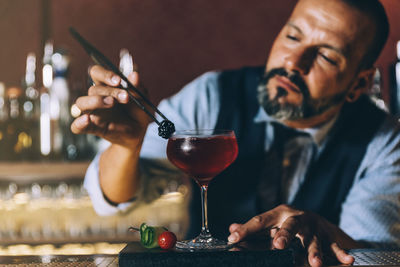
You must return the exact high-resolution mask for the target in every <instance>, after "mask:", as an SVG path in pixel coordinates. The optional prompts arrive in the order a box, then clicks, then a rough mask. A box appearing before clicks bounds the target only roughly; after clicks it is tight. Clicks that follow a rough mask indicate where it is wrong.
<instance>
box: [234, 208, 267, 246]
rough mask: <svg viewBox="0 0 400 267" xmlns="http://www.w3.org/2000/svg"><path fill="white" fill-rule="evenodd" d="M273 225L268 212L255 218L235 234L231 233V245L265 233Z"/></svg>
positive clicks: (240, 227)
mask: <svg viewBox="0 0 400 267" xmlns="http://www.w3.org/2000/svg"><path fill="white" fill-rule="evenodd" d="M271 223H272V218H271V215H270V214H269V213H268V212H266V213H264V214H262V215H257V216H254V217H253V218H252V219H250V220H249V221H248V222H246V223H245V224H242V225H240V226H239V227H238V228H237V229H236V230H235V231H234V232H231V235H230V236H229V237H228V241H229V242H231V243H237V242H239V241H241V240H243V239H244V238H246V237H248V236H251V235H253V234H255V233H258V232H265V231H263V230H265V229H266V228H267V227H269V226H271V225H272V224H271Z"/></svg>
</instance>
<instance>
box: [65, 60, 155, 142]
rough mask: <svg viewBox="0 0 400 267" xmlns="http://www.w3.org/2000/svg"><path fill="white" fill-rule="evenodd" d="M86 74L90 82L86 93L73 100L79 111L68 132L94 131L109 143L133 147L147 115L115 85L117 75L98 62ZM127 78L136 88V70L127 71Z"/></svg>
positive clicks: (137, 140) (119, 84) (118, 79)
mask: <svg viewBox="0 0 400 267" xmlns="http://www.w3.org/2000/svg"><path fill="white" fill-rule="evenodd" d="M90 76H91V77H92V80H93V81H94V85H93V86H92V87H90V88H89V90H88V95H87V96H82V97H79V98H78V99H77V100H76V102H75V105H76V106H77V107H78V108H79V109H80V110H81V112H82V113H83V115H81V116H79V117H78V118H76V119H75V120H74V121H73V123H72V124H71V130H72V132H73V133H75V134H87V133H89V134H94V135H97V136H99V137H102V138H104V139H106V140H108V141H110V142H111V143H113V144H117V145H121V146H123V147H126V148H130V149H137V147H138V146H140V144H141V141H142V139H143V137H144V134H145V131H146V128H147V125H148V123H149V119H148V117H147V115H146V114H145V113H144V112H143V111H142V110H141V109H140V108H138V107H137V106H136V104H135V103H133V101H130V99H129V96H128V93H127V92H126V91H125V90H124V89H121V88H119V87H120V86H121V78H120V77H119V76H117V75H115V74H114V73H113V72H111V71H108V70H106V69H104V68H102V67H100V66H94V67H92V68H91V69H90ZM128 79H129V80H130V82H131V83H132V84H133V85H134V86H136V87H137V88H140V85H139V75H138V73H137V72H133V73H131V74H130V75H129V77H128ZM136 97H138V96H136Z"/></svg>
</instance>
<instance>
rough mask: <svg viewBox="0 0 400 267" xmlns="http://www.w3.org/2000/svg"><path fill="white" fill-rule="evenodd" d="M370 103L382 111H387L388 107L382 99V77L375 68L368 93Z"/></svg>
mask: <svg viewBox="0 0 400 267" xmlns="http://www.w3.org/2000/svg"><path fill="white" fill-rule="evenodd" d="M368 94H369V96H370V98H371V99H372V101H373V102H374V103H375V104H376V105H377V106H378V107H379V108H381V109H382V110H385V111H389V109H388V106H387V105H386V103H385V101H384V100H383V98H382V75H381V72H380V70H379V68H375V73H374V78H373V81H372V86H371V88H370V89H369V92H368Z"/></svg>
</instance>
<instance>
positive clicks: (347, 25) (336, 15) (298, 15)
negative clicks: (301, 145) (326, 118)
mask: <svg viewBox="0 0 400 267" xmlns="http://www.w3.org/2000/svg"><path fill="white" fill-rule="evenodd" d="M374 27H375V26H374V24H373V23H371V22H370V20H369V18H368V17H367V16H366V15H364V14H362V13H360V12H359V11H358V10H355V9H353V8H351V7H349V6H348V5H347V4H345V3H342V2H341V1H338V0H324V1H321V0H301V1H299V3H298V4H297V6H296V8H295V9H294V11H293V13H292V15H291V17H290V18H289V20H288V23H287V24H286V25H285V26H284V27H283V29H282V30H281V32H280V33H279V35H278V37H277V38H276V40H275V42H274V44H273V46H272V49H271V52H270V56H269V59H268V61H267V64H266V73H265V75H264V77H263V80H262V81H261V83H260V85H259V88H258V89H259V95H258V98H259V101H260V104H261V105H262V106H263V107H264V109H265V110H266V112H267V113H268V114H269V115H270V116H272V117H275V118H277V119H279V120H282V121H302V122H303V121H304V122H306V123H305V124H307V125H309V123H307V121H308V122H310V121H313V120H314V121H316V123H321V121H318V119H317V120H315V118H318V117H323V115H324V114H325V113H328V112H330V111H332V110H335V108H336V110H339V108H337V107H340V106H341V105H342V104H343V103H344V101H345V98H346V95H347V94H348V93H349V91H350V90H352V88H353V87H354V83H355V80H356V79H355V78H356V77H357V75H358V73H359V70H360V69H359V65H360V63H361V60H362V58H363V55H364V54H365V52H366V51H367V48H368V46H369V44H370V43H371V41H372V38H373V32H374V30H375V29H374Z"/></svg>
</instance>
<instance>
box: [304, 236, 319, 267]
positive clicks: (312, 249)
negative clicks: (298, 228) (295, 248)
mask: <svg viewBox="0 0 400 267" xmlns="http://www.w3.org/2000/svg"><path fill="white" fill-rule="evenodd" d="M306 249H307V252H308V263H309V264H310V265H311V267H321V266H322V250H321V245H320V243H319V240H318V238H317V237H316V236H315V235H314V236H313V237H312V238H311V240H310V242H309V243H308V244H307V245H306Z"/></svg>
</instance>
